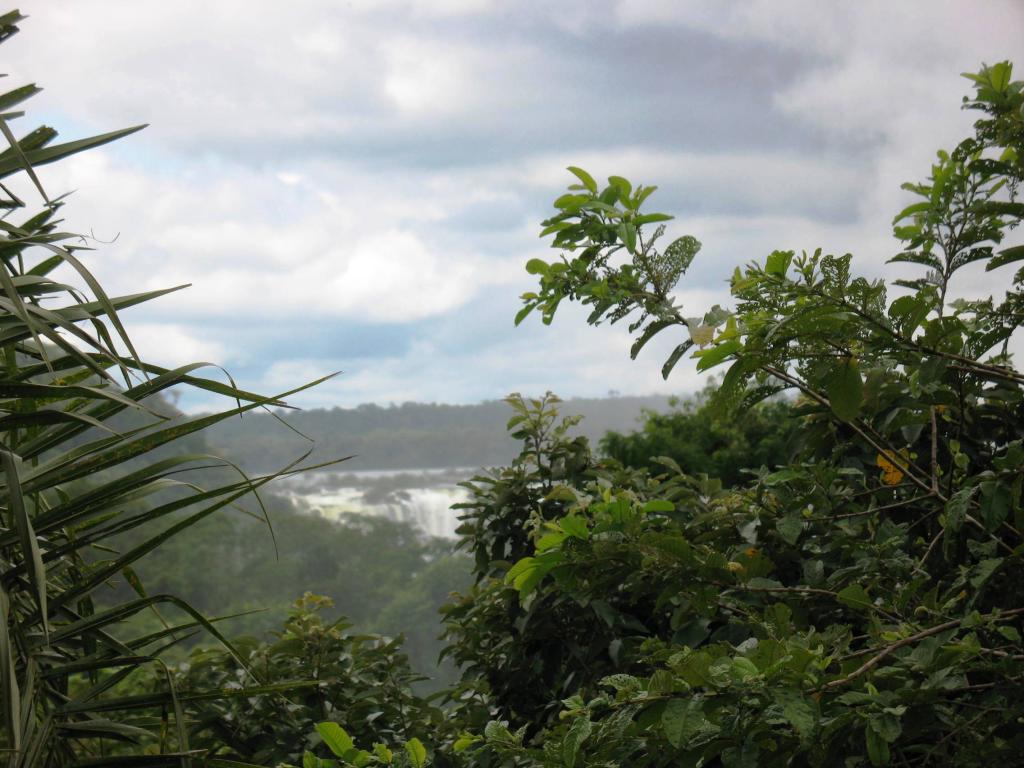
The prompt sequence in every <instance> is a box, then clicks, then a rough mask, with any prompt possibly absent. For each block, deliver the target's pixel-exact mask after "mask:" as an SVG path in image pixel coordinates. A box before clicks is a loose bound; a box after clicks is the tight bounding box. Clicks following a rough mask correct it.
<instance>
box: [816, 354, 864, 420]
mask: <svg viewBox="0 0 1024 768" xmlns="http://www.w3.org/2000/svg"><path fill="white" fill-rule="evenodd" d="M825 392H826V394H827V395H828V400H829V405H831V406H832V411H833V412H834V413H835V415H836V416H838V417H839V418H840V419H842V420H843V421H853V420H854V419H856V418H857V416H858V414H859V413H860V407H861V400H862V399H863V396H864V380H863V379H862V378H861V375H860V366H858V364H857V361H856V360H855V359H854V358H852V357H847V358H845V359H844V360H842V361H841V362H840V363H839V364H838V365H836V366H835V367H834V368H833V369H832V370H831V371H830V372H829V374H828V376H827V378H826V379H825Z"/></svg>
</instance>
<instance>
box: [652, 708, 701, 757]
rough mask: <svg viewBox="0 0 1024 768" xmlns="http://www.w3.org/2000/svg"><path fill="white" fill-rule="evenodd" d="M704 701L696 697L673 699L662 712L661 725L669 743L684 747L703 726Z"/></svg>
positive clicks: (676, 746)
mask: <svg viewBox="0 0 1024 768" xmlns="http://www.w3.org/2000/svg"><path fill="white" fill-rule="evenodd" d="M703 710H704V701H703V700H702V699H698V698H696V697H694V698H690V699H672V700H671V701H669V702H668V704H666V705H665V711H664V712H662V714H661V727H662V729H664V731H665V738H666V739H668V743H669V744H671V745H672V746H673V747H675V748H676V749H679V748H680V747H684V746H685V745H687V744H688V743H689V741H690V740H691V739H692V738H693V737H694V736H695V735H696V734H697V733H698V732H699V731H700V730H702V728H703V725H704V711H703Z"/></svg>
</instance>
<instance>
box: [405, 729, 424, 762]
mask: <svg viewBox="0 0 1024 768" xmlns="http://www.w3.org/2000/svg"><path fill="white" fill-rule="evenodd" d="M405 753H406V754H407V755H408V756H409V763H410V765H412V768H423V766H425V765H426V764H427V750H426V748H425V747H424V746H423V743H422V742H421V741H420V740H419V739H417V738H416V737H415V736H414V737H413V738H411V739H409V740H408V741H407V742H405Z"/></svg>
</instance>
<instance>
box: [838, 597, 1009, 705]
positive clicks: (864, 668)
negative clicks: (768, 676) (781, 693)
mask: <svg viewBox="0 0 1024 768" xmlns="http://www.w3.org/2000/svg"><path fill="white" fill-rule="evenodd" d="M1022 613H1024V608H1013V609H1011V610H1009V611H1001V612H999V613H998V614H989V615H987V616H982V619H991V620H993V621H1000V620H1002V619H1008V618H1010V617H1011V616H1017V615H1019V614H1022ZM962 623H963V619H953V620H952V621H947V622H944V623H942V624H937V625H935V626H934V627H929V628H928V629H923V630H921V631H920V632H917V633H915V634H913V635H910V636H909V637H905V638H903V639H902V640H897V641H896V642H895V643H890V644H889V645H887V646H885V647H884V648H883V649H882V650H881V651H879V652H878V653H876V654H875V655H874V656H872V657H871V658H870V659H868V660H867V661H865V662H864V663H863V664H861V665H860V666H859V667H857V669H855V670H854V671H853V672H851V673H850V674H848V675H847V676H846V677H841V678H839V679H838V680H832V681H831V682H828V683H825V685H823V686H822V687H821V688H820V689H819V690H820V691H830V690H832V689H834V688H841V687H842V686H844V685H848V684H849V683H851V682H853V681H854V680H856V679H857V678H858V677H860V676H861V675H863V674H865V673H866V672H868V671H869V670H871V669H872V668H873V667H875V666H877V665H878V664H879V663H880V662H881V661H882V660H884V659H885V657H886V656H889V655H890V654H891V653H893V652H894V651H898V650H899V649H900V648H905V647H906V646H908V645H913V644H914V643H916V642H917V641H919V640H924V639H925V638H926V637H931V636H932V635H938V634H940V633H942V632H945V631H946V630H947V629H954V628H956V627H959V626H960V625H961V624H962Z"/></svg>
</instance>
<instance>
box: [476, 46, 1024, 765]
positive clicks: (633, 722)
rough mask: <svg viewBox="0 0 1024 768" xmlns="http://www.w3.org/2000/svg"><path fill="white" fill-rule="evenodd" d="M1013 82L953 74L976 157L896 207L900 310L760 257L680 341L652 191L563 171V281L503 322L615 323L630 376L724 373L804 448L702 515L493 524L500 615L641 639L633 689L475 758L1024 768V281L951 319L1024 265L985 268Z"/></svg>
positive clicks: (716, 400) (1005, 186)
mask: <svg viewBox="0 0 1024 768" xmlns="http://www.w3.org/2000/svg"><path fill="white" fill-rule="evenodd" d="M1011 74H1012V70H1011V67H1010V64H1009V63H1006V62H1004V63H1000V64H996V65H993V66H990V67H984V68H983V69H982V70H981V71H980V72H979V73H977V74H972V75H969V76H968V77H969V78H970V79H971V80H972V82H973V83H974V85H975V93H974V96H973V97H972V98H970V99H968V100H966V107H967V108H969V109H973V110H978V111H980V112H981V118H980V119H979V121H978V122H977V123H976V124H975V135H974V136H972V137H970V138H968V139H966V140H965V141H963V142H962V143H961V144H959V145H958V146H957V147H956V148H955V149H954V150H953V151H952V152H940V153H939V155H938V160H937V162H936V163H935V165H934V166H933V168H932V173H931V175H930V177H929V178H928V179H927V180H926V181H925V182H922V183H919V184H908V185H906V186H905V188H906V189H907V190H908V191H909V192H911V193H912V194H914V195H915V198H916V199H915V201H914V202H913V203H912V204H910V205H909V206H908V207H907V208H906V209H904V210H903V211H902V212H900V213H899V214H898V215H897V216H896V219H895V224H896V230H895V233H896V236H897V238H898V239H899V240H900V241H902V243H903V246H902V249H901V250H900V252H899V253H898V254H897V255H896V256H895V258H894V259H893V260H894V261H897V262H908V263H911V264H915V265H919V266H920V267H921V268H922V276H921V277H919V278H916V279H912V280H896V281H894V285H895V286H896V288H897V290H896V291H895V297H893V298H890V297H889V295H888V291H887V286H886V284H885V283H884V282H882V281H880V280H867V279H865V278H861V277H856V276H855V275H854V273H853V272H852V269H851V264H852V259H851V257H850V256H849V255H846V256H838V257H837V256H830V255H824V254H822V253H821V252H814V253H812V254H802V255H797V254H794V253H792V252H775V253H772V254H771V255H770V256H768V258H767V259H766V260H765V261H764V262H758V263H754V264H751V265H749V266H748V267H746V268H745V269H742V270H740V269H738V270H737V271H736V273H735V275H734V278H733V281H732V293H733V297H734V299H735V307H734V308H733V309H724V308H722V307H717V306H716V307H713V308H712V309H711V310H709V311H708V312H706V313H704V314H703V315H702V316H695V317H688V316H687V315H686V313H684V311H683V309H682V308H681V307H680V306H678V305H677V303H676V302H675V300H674V299H673V294H672V291H673V288H674V286H675V285H676V283H677V281H678V280H679V279H680V278H681V277H682V276H683V275H684V274H685V272H686V269H687V268H688V266H689V264H690V262H691V261H692V259H693V258H694V257H695V256H696V254H697V252H698V251H699V247H700V244H699V242H698V241H697V240H696V239H694V238H692V237H682V238H678V239H676V240H675V241H673V242H672V243H671V244H670V245H668V246H667V247H665V248H664V250H659V247H658V242H659V239H660V237H661V236H662V235H663V232H664V230H663V228H662V227H663V225H661V224H660V222H663V221H665V220H667V219H668V217H667V216H664V215H662V214H648V213H643V212H642V211H641V204H642V203H643V202H644V201H645V200H646V198H647V197H648V196H649V195H650V194H651V192H653V187H637V188H634V187H633V186H632V185H631V184H630V183H629V182H628V181H627V180H625V179H623V178H621V177H611V178H610V179H609V183H608V186H606V187H604V188H600V187H599V186H598V185H597V183H596V182H595V181H594V179H593V178H592V177H591V176H590V175H589V174H587V173H586V172H585V171H583V170H582V169H578V168H571V169H570V170H571V171H572V172H573V174H574V175H575V176H576V178H577V180H578V182H579V183H577V184H574V185H573V187H571V188H570V191H569V193H568V194H566V195H563V196H562V197H560V198H559V199H558V200H556V202H555V206H556V208H557V209H558V213H557V214H556V215H555V216H554V217H552V218H551V219H549V220H548V221H547V222H545V229H544V234H553V235H554V245H555V247H556V248H558V249H560V250H562V251H563V252H564V254H565V255H564V256H563V258H562V259H561V260H559V261H555V262H553V263H547V262H544V261H542V260H539V259H535V260H532V261H531V262H530V263H529V264H528V267H527V268H528V270H529V271H530V272H531V273H533V274H535V275H537V276H538V277H539V281H540V285H539V288H538V290H537V291H535V292H531V293H528V294H526V295H524V297H523V299H524V308H523V310H522V312H520V315H519V317H518V320H520V321H521V320H522V319H523V318H524V317H525V316H526V315H527V314H529V313H530V312H531V311H533V310H535V309H536V310H540V311H541V312H542V316H543V319H544V321H545V322H550V321H551V320H552V318H553V316H554V314H555V312H556V311H557V308H558V306H559V304H560V303H561V302H562V301H563V300H569V301H579V302H581V303H583V304H585V305H587V306H589V307H590V308H591V310H592V313H591V315H590V322H591V323H594V324H597V323H600V322H603V321H608V322H619V321H622V320H625V319H626V318H630V322H631V325H630V328H631V330H632V331H633V332H634V333H636V334H637V341H636V344H635V345H634V348H633V353H634V355H635V354H636V352H637V351H639V349H640V348H641V347H642V346H643V345H644V344H645V343H646V342H647V341H649V340H650V338H652V337H653V336H654V335H656V334H658V333H661V332H663V331H667V330H671V329H681V330H683V333H684V337H683V338H682V339H681V340H680V342H679V344H678V345H677V347H676V348H675V350H674V351H673V352H672V354H671V355H670V357H669V358H668V360H667V361H666V363H665V366H664V369H663V370H664V373H665V375H668V374H669V373H670V371H671V370H672V368H673V366H674V365H675V364H676V362H677V361H678V360H679V359H681V357H682V356H683V355H684V354H686V353H687V352H692V355H693V357H694V358H696V359H697V361H698V363H697V364H698V368H699V369H701V370H708V369H711V368H714V367H716V366H718V365H728V370H727V371H726V373H725V376H724V378H723V380H722V383H721V385H720V386H719V388H718V390H717V391H716V393H715V395H714V397H713V399H712V402H713V404H714V406H715V407H717V408H718V409H720V410H721V411H727V410H733V409H737V408H739V409H747V408H750V407H752V406H753V405H754V404H755V403H757V402H759V401H761V400H764V399H765V398H767V397H771V396H772V395H775V394H777V393H779V392H781V391H784V390H787V389H792V390H795V391H796V393H797V396H798V401H797V406H796V407H797V409H798V413H799V414H800V418H801V422H800V428H799V438H800V442H801V444H802V445H803V446H804V447H803V449H802V452H801V453H800V454H798V455H797V456H795V457H794V459H793V460H792V461H790V462H789V463H788V464H787V465H785V466H783V467H781V468H778V469H776V470H775V471H767V470H761V471H760V472H758V474H757V477H756V478H754V479H753V481H752V482H751V483H749V484H747V485H745V486H742V487H734V488H733V489H731V490H727V491H723V490H721V489H720V488H718V487H717V486H715V487H704V488H700V487H695V486H693V485H692V483H693V481H691V480H688V479H687V478H686V477H685V475H682V474H679V475H677V476H676V477H675V478H674V482H675V483H676V485H677V486H678V487H679V488H687V486H689V487H688V488H687V490H688V492H689V493H691V494H693V495H694V496H695V497H694V496H690V497H687V496H686V495H682V494H680V493H679V491H677V490H675V489H674V488H672V487H665V488H663V489H657V492H656V493H655V496H657V495H661V496H663V498H662V499H661V500H659V499H657V498H650V497H649V491H650V490H651V489H650V487H649V486H645V485H644V484H645V483H647V482H648V481H647V480H645V479H644V478H642V477H637V476H634V477H633V478H622V477H609V476H602V474H601V473H600V472H597V473H592V474H591V476H590V477H589V478H585V479H584V482H583V483H578V482H572V481H570V482H566V483H564V484H555V485H554V487H552V488H551V489H550V490H544V491H543V498H544V499H556V498H557V499H559V500H562V499H564V501H560V503H561V504H562V505H563V506H562V507H561V509H560V511H559V512H558V514H557V515H556V514H553V513H554V512H555V510H552V514H529V510H530V507H527V508H526V509H520V510H516V511H514V512H512V513H511V514H510V515H509V517H510V519H512V520H522V521H523V522H524V523H525V536H526V537H527V539H528V540H529V541H530V542H531V549H532V551H531V552H530V553H529V554H528V555H526V556H525V557H523V558H520V559H519V560H518V561H517V562H516V563H515V565H514V566H512V567H511V568H507V569H506V568H504V567H503V566H502V565H501V564H500V563H494V564H493V567H494V569H495V572H496V573H497V572H501V571H502V570H504V572H505V576H504V579H505V581H506V583H507V584H508V587H507V588H506V593H504V594H505V595H508V594H509V593H511V592H513V591H514V596H515V600H517V601H518V605H519V606H520V608H519V610H520V612H521V611H522V610H523V606H532V605H545V606H555V605H560V606H561V605H564V606H575V608H574V610H575V611H576V612H577V613H576V614H575V615H579V612H581V611H583V610H585V609H586V608H587V607H591V609H592V610H593V612H594V613H603V612H606V609H605V608H600V609H598V608H594V606H595V605H597V604H599V603H600V602H602V601H603V602H604V603H606V604H608V605H610V606H611V609H612V614H611V615H612V622H613V623H614V621H615V620H616V618H615V617H616V614H618V615H621V614H622V613H624V612H625V613H627V614H629V615H635V616H636V617H637V618H638V619H639V620H640V623H641V624H643V626H642V627H625V626H623V627H622V628H620V629H619V630H618V635H619V638H617V639H620V640H621V641H622V644H623V647H626V642H627V640H628V641H630V642H631V643H632V645H633V648H634V649H635V650H633V651H632V653H631V654H629V655H630V657H631V658H629V659H628V660H627V661H628V663H629V664H630V665H631V668H630V669H627V670H625V671H618V672H615V673H613V674H610V675H607V676H606V677H604V678H603V679H598V680H596V681H595V682H594V683H593V684H591V683H590V682H589V681H584V683H583V684H581V685H580V687H579V692H578V693H577V694H576V695H574V696H570V697H568V698H563V700H562V701H561V702H558V703H555V702H550V703H549V704H548V705H547V707H546V708H545V707H542V708H541V709H540V710H533V712H525V713H521V712H516V713H514V714H515V715H516V716H517V718H518V721H513V722H509V723H507V724H505V725H502V724H493V725H492V726H490V727H489V728H488V731H489V732H487V733H485V734H484V738H483V739H481V740H480V741H476V742H474V743H475V744H476V745H477V746H476V747H475V748H476V749H479V754H481V755H483V754H488V755H495V754H497V755H502V756H504V757H505V758H507V759H513V760H516V761H518V763H517V764H519V765H531V766H534V765H536V766H540V765H543V766H555V765H560V766H561V765H567V766H609V765H629V766H669V765H672V766H679V765H692V766H698V765H705V766H707V765H723V766H737V767H738V766H791V765H816V766H825V765H836V764H844V765H847V766H856V765H872V766H884V765H903V766H926V765H934V766H939V765H941V766H947V765H957V766H981V765H987V764H992V763H995V762H1003V763H1015V762H1017V761H1019V756H1020V755H1021V754H1024V735H1022V734H1024V731H1022V730H1021V728H1020V719H1021V717H1022V716H1024V686H1022V685H1021V682H1022V679H1024V677H1022V670H1024V642H1022V639H1021V637H1022V632H1021V629H1022V617H1024V582H1022V576H1021V569H1020V562H1019V558H1020V555H1021V552H1022V551H1024V534H1022V530H1024V506H1022V503H1021V495H1022V483H1024V473H1022V472H1021V467H1022V466H1024V392H1022V387H1024V374H1021V373H1020V372H1019V371H1018V370H1016V369H1015V368H1014V367H1013V364H1012V360H1011V358H1010V354H1009V345H1010V343H1011V338H1012V337H1013V335H1014V333H1015V332H1016V331H1017V330H1018V329H1019V327H1020V324H1021V320H1022V319H1024V313H1022V312H1021V308H1022V306H1024V304H1022V290H1021V289H1022V284H1024V269H1019V270H1018V271H1017V272H1016V273H1015V274H1012V275H1008V276H1007V278H1006V279H1005V280H1003V281H1002V283H1001V285H1003V286H1005V287H1006V291H1005V295H1003V296H998V297H987V296H981V297H967V298H964V297H962V295H963V294H964V293H966V292H967V290H968V286H967V285H966V284H965V283H964V282H963V281H962V280H961V278H962V276H963V275H964V271H963V270H964V268H965V267H966V266H968V265H970V264H975V265H978V266H980V267H983V268H984V269H985V270H989V271H991V270H996V269H1000V268H1003V267H1007V266H1009V265H1012V264H1014V263H1016V262H1019V261H1021V260H1024V247H1022V246H1019V245H1018V246H1009V247H1006V245H1005V244H1004V239H1005V238H1006V235H1007V234H1008V233H1009V232H1010V231H1011V230H1012V229H1013V228H1014V227H1016V226H1017V225H1018V224H1019V222H1020V220H1021V218H1022V217H1024V203H1021V202H1020V201H1019V200H1018V199H1017V197H1016V195H1017V191H1018V187H1019V184H1020V181H1021V178H1022V168H1024V165H1022V163H1024V83H1022V82H1020V81H1016V82H1015V81H1013V80H1012V76H1011ZM649 225H658V226H657V228H656V229H655V230H654V231H653V232H652V233H649V232H648V231H647V229H645V228H646V227H648V226H649ZM954 296H956V297H958V298H953V297H954ZM537 463H538V464H542V463H543V458H538V460H537ZM669 477H670V476H669V475H666V476H664V477H662V478H661V480H660V482H662V483H665V482H666V480H667V479H668V478H669ZM645 487H646V491H647V492H644V489H645ZM673 493H675V494H677V495H673ZM531 505H532V500H531ZM540 508H541V509H543V505H541V507H540ZM649 595H656V598H655V600H654V603H653V609H651V608H649V607H647V605H646V604H645V603H644V600H645V599H646V598H647V596H649ZM504 599H505V600H507V601H510V600H512V598H510V597H507V596H506V597H505V598H504ZM492 602H495V601H494V600H492ZM636 608H643V610H642V611H637V613H635V614H632V613H630V611H631V609H632V610H636ZM526 610H529V608H528V607H527V608H526ZM666 614H669V615H670V616H671V619H670V624H669V626H668V627H667V629H666V628H662V627H660V626H659V625H658V623H657V620H658V618H659V617H661V616H664V615H666ZM553 616H554V614H553V612H552V611H551V610H548V611H547V612H546V613H545V615H544V616H543V617H542V618H543V619H544V620H551V621H557V619H554V618H552V617H553ZM510 618H511V619H512V620H513V621H517V615H516V614H513V615H511V616H510ZM523 623H524V622H523V621H521V620H518V621H517V623H515V624H513V626H514V627H515V631H516V632H521V631H523V630H522V625H523ZM526 626H527V627H529V624H527V625H526ZM566 626H567V625H564V624H562V625H561V627H562V628H565V627H566ZM497 627H498V623H497V617H495V619H494V620H492V622H491V623H490V625H489V627H488V632H490V633H493V634H494V635H495V636H496V635H497V631H498V630H497ZM564 636H565V635H564V634H559V630H558V628H555V629H552V630H550V635H549V642H551V643H556V642H558V640H557V639H556V638H561V637H564ZM609 658H611V654H610V653H609ZM612 661H614V659H612ZM494 663H496V664H500V663H501V660H500V659H495V662H494ZM608 663H609V662H608V661H607V660H606V661H605V667H606V668H607V666H608ZM620 663H621V662H620ZM570 674H575V669H574V668H573V667H572V666H571V665H570V666H567V672H566V677H568V676H569V675H570ZM558 682H561V683H562V685H563V687H564V686H565V682H566V681H565V679H564V678H563V679H561V680H560V681H556V684H557V683H558ZM499 701H500V697H499ZM551 708H553V709H554V710H556V711H557V717H553V716H550V714H551ZM538 712H543V713H544V714H546V715H548V716H547V717H546V718H543V719H541V718H538V717H537V714H538ZM502 714H504V712H502ZM531 716H532V717H531ZM506 719H508V718H506ZM524 721H525V722H527V723H530V722H532V723H534V724H535V725H536V724H538V723H539V724H540V725H541V730H540V731H538V730H537V729H536V727H535V728H530V727H526V728H519V729H517V725H518V722H524Z"/></svg>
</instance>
